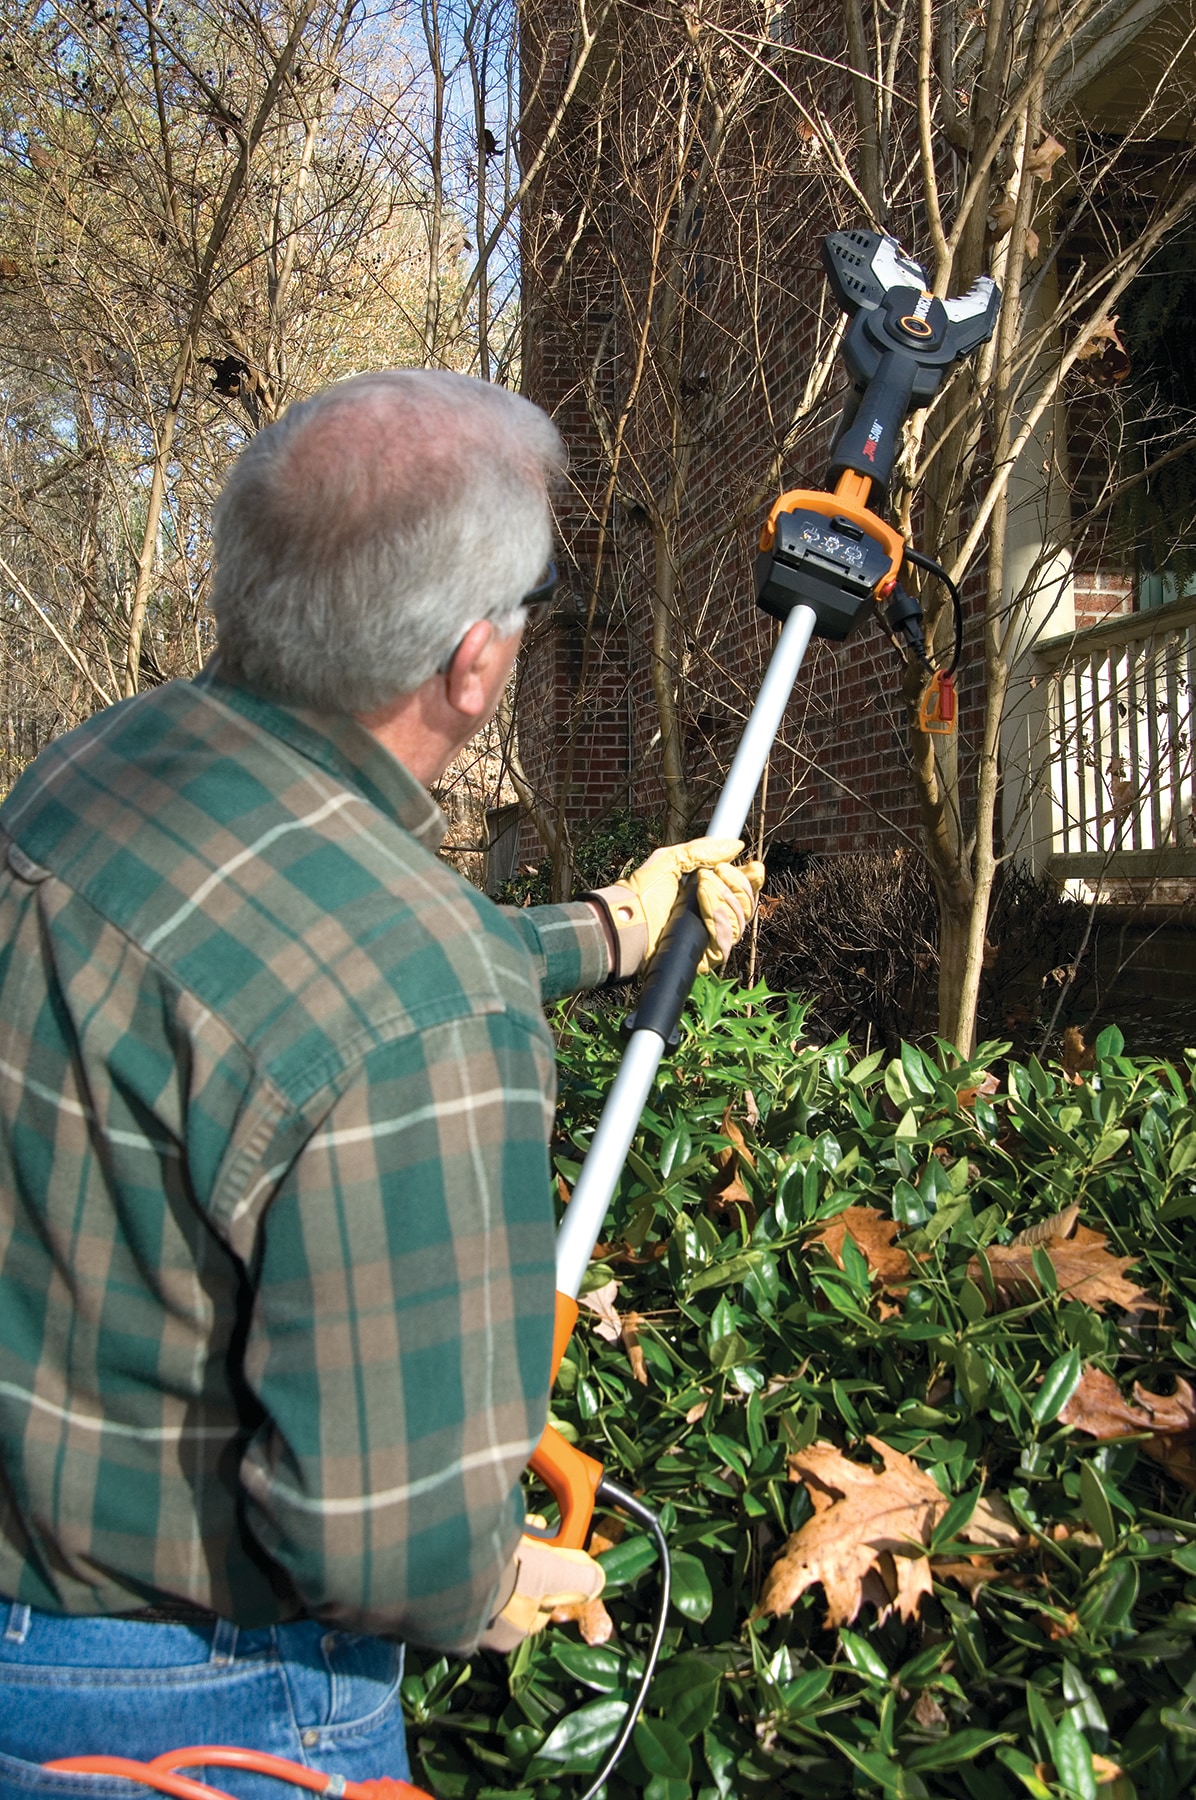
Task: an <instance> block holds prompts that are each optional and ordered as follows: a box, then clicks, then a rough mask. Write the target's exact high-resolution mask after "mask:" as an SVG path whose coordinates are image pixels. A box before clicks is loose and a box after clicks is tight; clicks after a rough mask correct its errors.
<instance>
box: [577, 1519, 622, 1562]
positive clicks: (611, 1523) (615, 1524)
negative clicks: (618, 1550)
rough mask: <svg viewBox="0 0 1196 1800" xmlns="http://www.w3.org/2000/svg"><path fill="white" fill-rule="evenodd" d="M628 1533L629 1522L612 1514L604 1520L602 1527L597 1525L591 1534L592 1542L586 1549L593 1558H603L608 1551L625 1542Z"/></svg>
mask: <svg viewBox="0 0 1196 1800" xmlns="http://www.w3.org/2000/svg"><path fill="white" fill-rule="evenodd" d="M626 1531H627V1521H626V1519H622V1518H620V1517H619V1515H618V1514H617V1513H611V1514H610V1516H609V1517H608V1518H605V1519H603V1521H602V1523H601V1525H595V1526H594V1529H593V1530H592V1531H591V1533H590V1541H589V1543H588V1544H587V1545H586V1549H587V1550H588V1551H589V1553H590V1555H591V1556H602V1555H603V1554H604V1553H605V1552H606V1551H607V1550H613V1549H614V1547H615V1545H616V1544H621V1543H622V1542H623V1538H624V1535H625V1534H626Z"/></svg>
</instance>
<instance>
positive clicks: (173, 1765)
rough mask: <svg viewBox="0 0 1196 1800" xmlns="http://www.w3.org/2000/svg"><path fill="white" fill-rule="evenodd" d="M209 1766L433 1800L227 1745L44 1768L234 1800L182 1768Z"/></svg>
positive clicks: (348, 1797)
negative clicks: (141, 1759) (146, 1759)
mask: <svg viewBox="0 0 1196 1800" xmlns="http://www.w3.org/2000/svg"><path fill="white" fill-rule="evenodd" d="M197 1764H207V1766H208V1767H220V1766H223V1767H224V1768H226V1769H252V1770H253V1772H254V1774H256V1775H273V1776H275V1777H276V1778H277V1780H279V1781H289V1782H291V1783H292V1785H293V1786H295V1787H302V1788H310V1789H311V1791H312V1792H313V1793H316V1794H331V1795H333V1796H334V1797H335V1800H432V1797H431V1795H430V1794H426V1793H425V1792H424V1790H423V1789H422V1788H417V1787H412V1785H411V1783H410V1782H409V1781H392V1780H390V1779H389V1777H387V1776H381V1777H379V1778H378V1779H377V1780H376V1781H345V1780H343V1779H342V1778H341V1777H340V1776H339V1775H325V1774H323V1773H322V1772H321V1771H320V1770H319V1769H305V1768H304V1767H303V1765H302V1764H301V1763H293V1762H288V1761H287V1760H286V1758H285V1757H283V1756H270V1755H268V1754H267V1753H266V1752H265V1751H264V1750H234V1749H232V1748H230V1747H229V1746H228V1745H225V1744H199V1745H195V1746H192V1747H191V1748H189V1749H187V1750H167V1751H165V1752H164V1753H163V1755H161V1756H155V1758H154V1760H153V1762H134V1761H133V1759H132V1758H131V1757H127V1756H64V1757H61V1758H60V1759H59V1760H58V1761H57V1762H48V1763H45V1764H44V1765H43V1767H45V1768H47V1769H56V1770H58V1771H60V1772H62V1773H64V1774H68V1775H123V1776H124V1777H125V1779H126V1780H127V1781H139V1782H140V1783H141V1784H142V1786H143V1787H151V1788H157V1790H158V1792H159V1793H162V1794H173V1795H174V1796H175V1800H229V1796H228V1795H227V1794H226V1793H225V1791H224V1789H223V1788H214V1787H209V1786H208V1785H207V1783H206V1782H203V1781H195V1780H193V1779H192V1777H191V1776H190V1775H179V1774H176V1773H175V1771H176V1770H177V1769H180V1768H188V1767H194V1766H195V1765H197Z"/></svg>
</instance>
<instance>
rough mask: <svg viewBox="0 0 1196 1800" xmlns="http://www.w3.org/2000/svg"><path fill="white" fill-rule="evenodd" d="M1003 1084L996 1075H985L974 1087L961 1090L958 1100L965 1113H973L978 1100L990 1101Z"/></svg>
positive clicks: (957, 1096)
mask: <svg viewBox="0 0 1196 1800" xmlns="http://www.w3.org/2000/svg"><path fill="white" fill-rule="evenodd" d="M1000 1086H1001V1083H1000V1082H999V1081H998V1080H997V1077H996V1076H995V1075H985V1076H984V1077H983V1079H982V1080H980V1081H978V1082H977V1083H976V1085H975V1086H974V1087H966V1088H960V1090H959V1093H958V1094H957V1095H956V1099H957V1100H958V1101H959V1104H960V1105H961V1106H962V1107H963V1108H964V1109H965V1111H968V1112H971V1111H972V1110H973V1108H974V1107H975V1105H976V1102H977V1100H990V1099H991V1098H992V1096H993V1095H994V1094H995V1093H997V1092H998V1090H999V1089H1000Z"/></svg>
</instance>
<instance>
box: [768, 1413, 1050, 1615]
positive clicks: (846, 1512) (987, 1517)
mask: <svg viewBox="0 0 1196 1800" xmlns="http://www.w3.org/2000/svg"><path fill="white" fill-rule="evenodd" d="M867 1442H868V1444H869V1447H870V1448H871V1450H872V1452H873V1454H874V1455H875V1456H877V1457H879V1458H880V1460H881V1462H882V1463H883V1464H884V1468H883V1469H882V1470H880V1471H879V1472H878V1471H877V1470H875V1469H873V1468H871V1467H869V1466H868V1465H867V1464H864V1463H855V1462H851V1461H849V1459H848V1458H847V1457H845V1456H844V1455H843V1452H842V1451H841V1450H838V1449H836V1447H835V1445H834V1444H826V1443H816V1444H811V1445H810V1447H809V1449H807V1450H798V1451H795V1452H794V1453H793V1454H792V1455H791V1456H790V1458H789V1478H790V1480H791V1481H802V1482H804V1483H805V1486H806V1492H807V1493H808V1494H809V1496H810V1501H811V1504H812V1505H813V1508H814V1516H813V1518H812V1519H807V1520H806V1523H805V1524H804V1525H803V1526H802V1528H801V1530H800V1531H795V1532H793V1533H792V1534H791V1536H790V1538H789V1541H788V1543H787V1544H786V1545H785V1548H784V1550H783V1551H782V1552H781V1554H780V1556H779V1557H778V1558H777V1560H776V1562H775V1563H774V1564H773V1566H772V1568H771V1569H770V1570H769V1572H768V1578H767V1580H766V1581H765V1583H764V1591H763V1592H762V1594H761V1596H760V1604H759V1605H758V1606H757V1608H756V1612H755V1615H754V1616H755V1617H757V1618H758V1617H760V1616H761V1615H762V1614H764V1613H769V1614H771V1615H772V1616H773V1617H774V1618H776V1617H778V1616H779V1615H780V1614H781V1613H784V1612H788V1611H789V1609H790V1607H792V1606H793V1605H794V1604H795V1602H796V1601H797V1600H798V1599H800V1597H801V1595H802V1594H804V1593H805V1591H806V1589H807V1588H810V1587H813V1586H814V1585H815V1583H816V1582H821V1583H822V1588H823V1591H824V1593H825V1594H826V1623H827V1626H828V1627H829V1628H831V1629H837V1628H838V1627H839V1626H841V1625H850V1624H851V1622H852V1620H853V1619H855V1618H856V1616H857V1615H858V1613H859V1610H860V1608H861V1606H863V1605H864V1603H865V1601H871V1603H872V1604H873V1605H874V1606H875V1607H876V1609H877V1616H878V1622H879V1623H881V1624H883V1623H884V1621H885V1619H887V1618H888V1616H889V1614H890V1613H891V1612H894V1611H896V1612H898V1613H899V1614H900V1615H901V1617H902V1619H904V1620H906V1621H907V1622H908V1621H909V1620H910V1619H912V1618H913V1617H914V1616H915V1614H916V1613H917V1611H918V1608H919V1606H920V1605H921V1602H922V1600H923V1598H924V1597H925V1596H926V1595H928V1594H930V1593H931V1592H932V1591H933V1585H934V1583H933V1569H932V1565H931V1561H930V1558H929V1557H928V1556H926V1555H925V1554H923V1553H922V1552H924V1550H925V1547H926V1546H927V1545H928V1544H929V1542H930V1539H931V1535H932V1533H933V1531H934V1528H935V1526H936V1525H937V1524H938V1522H939V1520H940V1519H941V1518H942V1516H943V1514H944V1513H945V1512H946V1510H947V1506H948V1501H947V1500H946V1498H945V1497H944V1495H943V1494H942V1493H941V1492H940V1490H939V1489H938V1488H937V1487H936V1486H935V1484H934V1482H933V1481H932V1480H931V1479H930V1477H929V1475H927V1474H926V1473H925V1472H924V1471H923V1470H922V1469H920V1468H919V1467H918V1465H917V1463H915V1462H911V1460H910V1458H909V1457H908V1456H903V1455H902V1454H901V1452H900V1451H899V1450H894V1449H893V1448H892V1447H891V1445H889V1444H885V1443H882V1442H881V1440H880V1439H879V1438H871V1437H870V1438H869V1439H868V1440H867ZM960 1536H961V1537H964V1538H966V1539H967V1540H968V1542H970V1543H974V1544H985V1545H990V1546H997V1547H1000V1546H1008V1547H1012V1546H1014V1545H1016V1544H1018V1543H1020V1542H1021V1538H1020V1536H1019V1534H1018V1530H1017V1527H1016V1525H1015V1524H1014V1523H1013V1522H1012V1520H1011V1519H1010V1518H1008V1517H1007V1516H1006V1515H1004V1513H1003V1511H1002V1509H1001V1507H1000V1505H999V1503H994V1502H993V1501H989V1500H981V1501H980V1503H979V1505H978V1506H977V1508H976V1510H975V1512H974V1513H973V1515H972V1519H971V1522H970V1524H969V1525H968V1526H967V1527H966V1528H965V1529H964V1530H963V1531H962V1532H961V1533H960Z"/></svg>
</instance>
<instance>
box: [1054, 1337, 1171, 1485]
mask: <svg viewBox="0 0 1196 1800" xmlns="http://www.w3.org/2000/svg"><path fill="white" fill-rule="evenodd" d="M1059 1418H1061V1422H1063V1424H1065V1426H1075V1429H1077V1431H1084V1433H1086V1435H1088V1436H1090V1438H1101V1440H1110V1438H1126V1436H1137V1435H1140V1433H1149V1436H1147V1440H1146V1442H1144V1444H1142V1449H1144V1451H1146V1454H1147V1456H1151V1458H1153V1460H1155V1462H1156V1463H1162V1467H1164V1469H1165V1472H1167V1474H1169V1476H1171V1478H1173V1480H1174V1481H1180V1483H1182V1487H1187V1489H1196V1460H1192V1449H1191V1440H1192V1436H1196V1390H1192V1386H1191V1382H1187V1381H1185V1379H1183V1377H1182V1375H1178V1377H1176V1384H1174V1393H1151V1391H1149V1388H1144V1386H1142V1382H1138V1381H1135V1384H1133V1402H1129V1400H1126V1399H1124V1397H1122V1391H1120V1388H1119V1386H1117V1382H1115V1381H1113V1377H1111V1375H1106V1373H1104V1370H1101V1368H1092V1366H1088V1368H1084V1372H1083V1373H1081V1379H1079V1386H1077V1390H1075V1393H1074V1395H1072V1399H1070V1400H1068V1404H1066V1406H1065V1408H1063V1411H1061V1413H1059Z"/></svg>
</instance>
